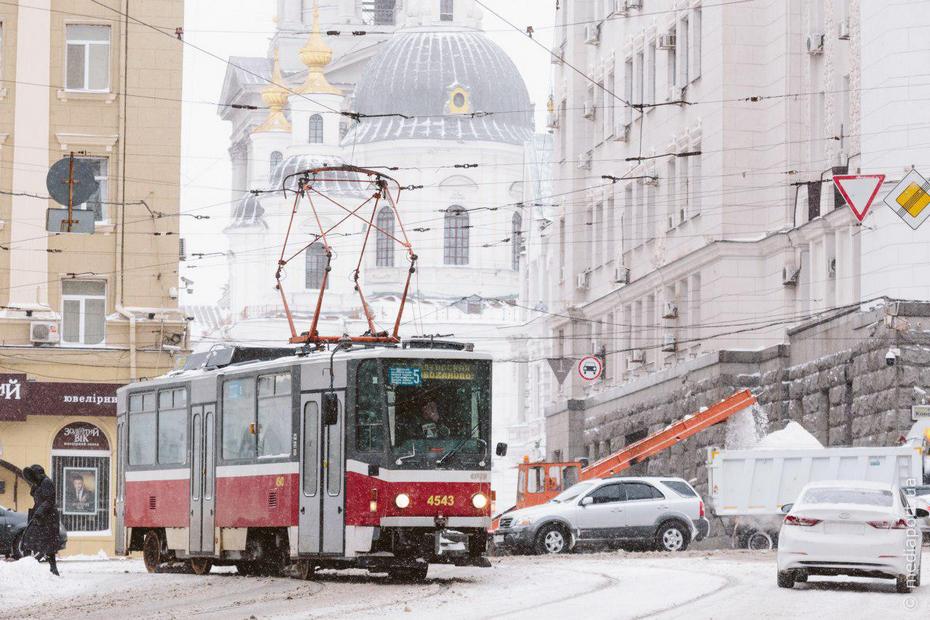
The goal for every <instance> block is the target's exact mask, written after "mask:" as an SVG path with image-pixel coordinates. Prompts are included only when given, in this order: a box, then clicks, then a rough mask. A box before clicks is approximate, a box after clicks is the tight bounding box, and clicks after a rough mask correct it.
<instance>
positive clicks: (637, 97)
mask: <svg viewBox="0 0 930 620" xmlns="http://www.w3.org/2000/svg"><path fill="white" fill-rule="evenodd" d="M645 59H646V57H645V54H644V51H643V50H640V51H638V52H636V56H635V58H634V61H633V103H638V104H640V105H642V104H643V102H644V101H645V100H644V99H643V96H644V95H645V93H646V88H645V84H644V76H645V75H646V67H645ZM639 112H640V113H642V112H643V108H639Z"/></svg>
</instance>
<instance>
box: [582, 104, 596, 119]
mask: <svg viewBox="0 0 930 620" xmlns="http://www.w3.org/2000/svg"><path fill="white" fill-rule="evenodd" d="M582 110H583V112H584V117H585V118H594V113H595V110H596V108H595V106H594V102H593V101H585V102H584V104H583V105H582Z"/></svg>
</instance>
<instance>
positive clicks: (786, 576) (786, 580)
mask: <svg viewBox="0 0 930 620" xmlns="http://www.w3.org/2000/svg"><path fill="white" fill-rule="evenodd" d="M778 587H779V588H788V589H789V590H790V589H791V588H793V587H794V571H790V570H780V571H778Z"/></svg>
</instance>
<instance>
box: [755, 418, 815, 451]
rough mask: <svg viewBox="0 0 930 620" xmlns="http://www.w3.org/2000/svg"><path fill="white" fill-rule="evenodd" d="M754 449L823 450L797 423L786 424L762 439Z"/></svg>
mask: <svg viewBox="0 0 930 620" xmlns="http://www.w3.org/2000/svg"><path fill="white" fill-rule="evenodd" d="M756 448H758V449H760V450H807V449H811V448H823V444H821V443H820V442H819V441H817V438H816V437H814V436H813V435H811V434H810V433H809V432H807V430H806V429H805V428H804V427H803V426H801V425H800V424H798V423H797V422H788V425H787V426H785V428H783V429H781V430H780V431H775V432H774V433H770V434H768V435H766V436H765V437H763V438H762V441H760V442H759V443H758V444H757V445H756Z"/></svg>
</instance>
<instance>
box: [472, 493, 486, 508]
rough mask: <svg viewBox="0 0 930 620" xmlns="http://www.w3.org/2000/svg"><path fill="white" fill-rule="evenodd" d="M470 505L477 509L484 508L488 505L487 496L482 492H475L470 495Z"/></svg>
mask: <svg viewBox="0 0 930 620" xmlns="http://www.w3.org/2000/svg"><path fill="white" fill-rule="evenodd" d="M471 505H472V506H474V507H475V508H477V509H478V510H481V509H482V508H486V507H487V505H488V496H487V495H485V494H484V493H475V494H474V495H472V496H471Z"/></svg>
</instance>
